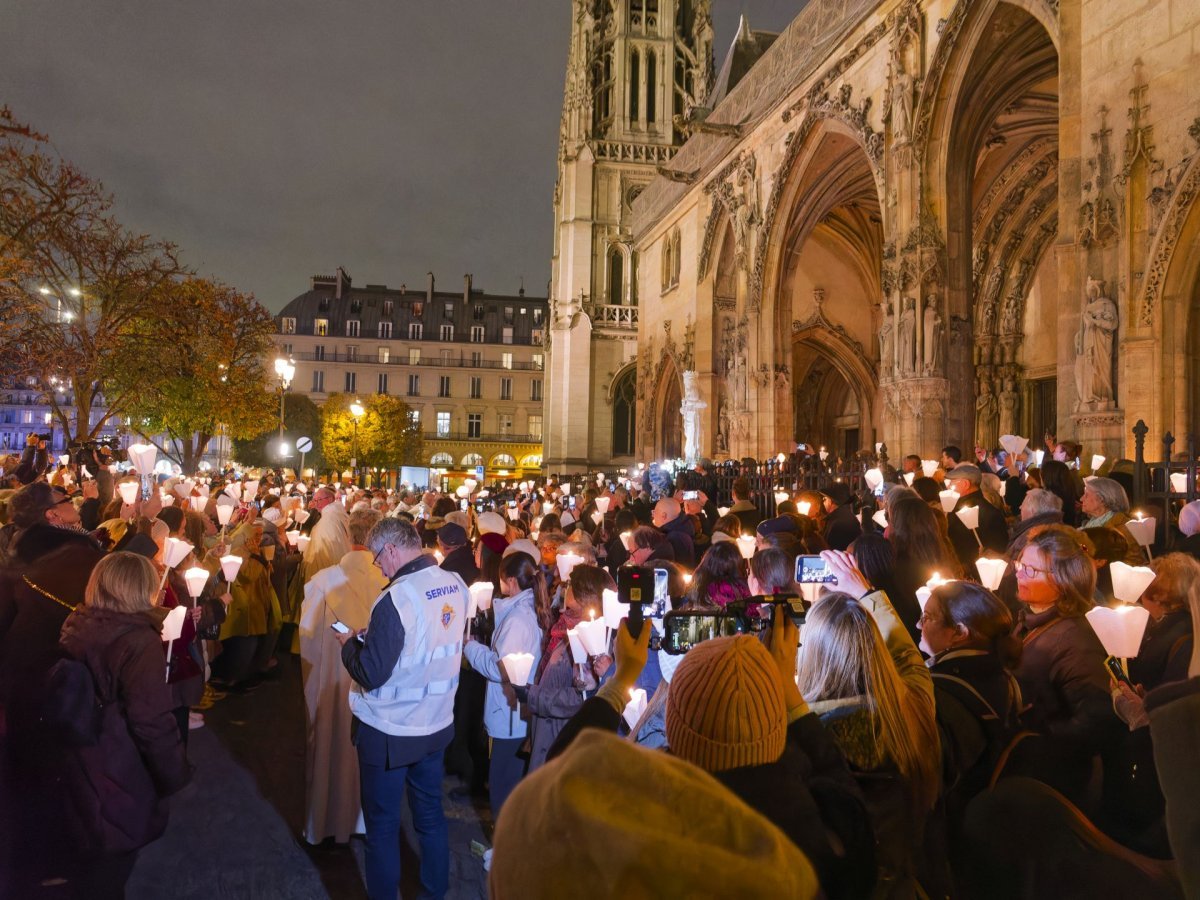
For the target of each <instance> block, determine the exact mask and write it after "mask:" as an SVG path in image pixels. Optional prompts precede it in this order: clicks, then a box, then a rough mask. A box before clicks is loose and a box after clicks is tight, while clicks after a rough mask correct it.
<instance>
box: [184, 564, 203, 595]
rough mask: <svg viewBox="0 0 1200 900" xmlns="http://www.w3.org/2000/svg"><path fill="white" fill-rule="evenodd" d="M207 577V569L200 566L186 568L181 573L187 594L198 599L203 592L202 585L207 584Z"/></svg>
mask: <svg viewBox="0 0 1200 900" xmlns="http://www.w3.org/2000/svg"><path fill="white" fill-rule="evenodd" d="M208 578H209V575H208V569H205V568H202V567H200V566H192V567H191V568H189V569H186V570H185V571H184V573H183V581H184V583H185V584H186V585H187V592H188V596H189V597H191V598H192V599H193V600H198V599H199V598H200V595H201V594H203V593H204V586H205V585H206V584H208Z"/></svg>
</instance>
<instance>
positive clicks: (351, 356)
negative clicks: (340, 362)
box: [346, 344, 358, 362]
mask: <svg viewBox="0 0 1200 900" xmlns="http://www.w3.org/2000/svg"><path fill="white" fill-rule="evenodd" d="M346 362H358V345H357V344H347V345H346Z"/></svg>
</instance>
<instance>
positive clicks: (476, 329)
mask: <svg viewBox="0 0 1200 900" xmlns="http://www.w3.org/2000/svg"><path fill="white" fill-rule="evenodd" d="M471 343H472V344H482V343H483V326H482V325H472V326H471Z"/></svg>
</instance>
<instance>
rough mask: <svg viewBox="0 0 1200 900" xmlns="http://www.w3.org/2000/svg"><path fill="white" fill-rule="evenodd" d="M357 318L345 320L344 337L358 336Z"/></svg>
mask: <svg viewBox="0 0 1200 900" xmlns="http://www.w3.org/2000/svg"><path fill="white" fill-rule="evenodd" d="M359 324H360V323H359V321H358V319H347V320H346V337H358V326H359Z"/></svg>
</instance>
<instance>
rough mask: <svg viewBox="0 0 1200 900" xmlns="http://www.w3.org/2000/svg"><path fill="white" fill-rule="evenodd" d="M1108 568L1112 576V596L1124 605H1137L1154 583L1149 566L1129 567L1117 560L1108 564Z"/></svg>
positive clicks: (1152, 573)
mask: <svg viewBox="0 0 1200 900" xmlns="http://www.w3.org/2000/svg"><path fill="white" fill-rule="evenodd" d="M1108 568H1109V573H1110V574H1111V575H1112V583H1113V596H1114V597H1116V598H1117V599H1118V600H1120V601H1122V602H1124V603H1137V602H1138V600H1140V599H1141V596H1142V594H1143V593H1145V590H1146V588H1148V587H1150V583H1151V582H1152V581H1154V570H1153V569H1151V568H1150V567H1149V566H1131V565H1128V564H1126V563H1123V562H1121V561H1120V560H1118V561H1116V562H1112V563H1109V566H1108Z"/></svg>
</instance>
